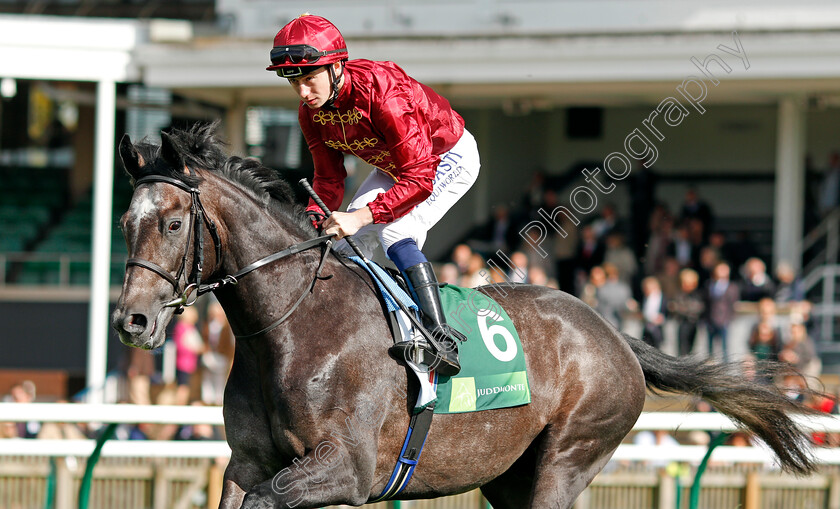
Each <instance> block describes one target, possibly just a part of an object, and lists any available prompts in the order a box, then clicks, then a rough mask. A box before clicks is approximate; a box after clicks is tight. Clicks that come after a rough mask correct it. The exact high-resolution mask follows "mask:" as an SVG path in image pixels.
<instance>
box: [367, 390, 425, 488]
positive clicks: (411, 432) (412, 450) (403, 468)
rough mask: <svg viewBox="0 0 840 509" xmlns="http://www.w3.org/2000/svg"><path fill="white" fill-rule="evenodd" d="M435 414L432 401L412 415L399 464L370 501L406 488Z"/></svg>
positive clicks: (398, 459) (398, 460)
mask: <svg viewBox="0 0 840 509" xmlns="http://www.w3.org/2000/svg"><path fill="white" fill-rule="evenodd" d="M434 414H435V404H434V403H432V404H430V405H429V406H427V407H426V408H424V409H423V410H421V411H420V413H416V414H414V415H412V416H411V421H410V422H409V423H408V431H407V432H406V435H405V441H404V442H403V446H402V450H400V457H399V458H397V465H396V466H395V467H394V471H393V473H391V477H390V478H389V479H388V483H387V484H386V485H385V488H384V489H383V490H382V493H380V494H379V495H378V496H376V498H373V499H371V500H368V503H373V502H379V501H381V500H387V499H389V498H393V497H395V496H397V495H399V493H400V492H401V491H402V490H403V489H404V488H405V486H406V485H407V484H408V481H409V480H411V476H412V475H413V474H414V469H415V468H416V467H417V462H418V461H420V454H421V453H422V452H423V446H424V445H425V444H426V437H427V436H428V434H429V428H431V426H432V417H434Z"/></svg>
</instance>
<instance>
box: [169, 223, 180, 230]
mask: <svg viewBox="0 0 840 509" xmlns="http://www.w3.org/2000/svg"><path fill="white" fill-rule="evenodd" d="M180 229H181V221H172V222H171V223H169V231H171V232H177V231H178V230H180Z"/></svg>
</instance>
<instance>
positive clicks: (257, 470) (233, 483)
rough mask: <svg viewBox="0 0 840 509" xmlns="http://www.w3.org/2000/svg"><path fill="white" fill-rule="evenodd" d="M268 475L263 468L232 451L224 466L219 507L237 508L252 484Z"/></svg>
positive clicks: (221, 508)
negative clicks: (228, 460)
mask: <svg viewBox="0 0 840 509" xmlns="http://www.w3.org/2000/svg"><path fill="white" fill-rule="evenodd" d="M266 477H268V475H267V474H266V473H265V470H264V469H263V468H262V467H260V466H258V465H256V464H255V463H253V462H252V461H250V459H248V458H246V459H243V457H242V455H240V454H237V453H236V452H234V453H233V454H232V455H231V458H230V462H229V463H228V465H227V468H225V477H224V483H223V484H222V499H221V502H220V503H219V509H239V507H241V506H242V500H244V498H245V493H247V492H248V490H249V489H251V488H252V487H253V486H255V485H257V484H259V483H260V482H262V481H263V480H264V479H265V478H266Z"/></svg>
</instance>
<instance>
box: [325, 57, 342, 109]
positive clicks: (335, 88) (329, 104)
mask: <svg viewBox="0 0 840 509" xmlns="http://www.w3.org/2000/svg"><path fill="white" fill-rule="evenodd" d="M327 72H329V73H330V81H332V95H331V96H330V98H329V99H328V100H327V102H326V103H324V106H327V107H332V105H333V104H334V103H335V100H336V99H338V93H339V92H340V91H341V90H340V88H339V84H340V83H341V77H342V76H344V61H343V60H342V61H341V74H339V75H338V76H336V74H335V68H334V67H333V65H332V64H330V65H328V66H327Z"/></svg>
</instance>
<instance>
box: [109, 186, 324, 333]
mask: <svg viewBox="0 0 840 509" xmlns="http://www.w3.org/2000/svg"><path fill="white" fill-rule="evenodd" d="M158 182H163V183H165V184H171V185H173V186H175V187H177V188H179V189H181V190H183V191H186V192H188V193H190V198H191V200H192V203H191V204H190V230H191V232H192V233H194V236H191V238H190V239H189V240H188V241H187V246H186V248H185V249H184V255H183V257H182V258H181V265H180V267H179V268H178V271H177V272H176V273H175V275H174V276H173V275H172V274H171V273H169V271H167V270H166V269H164V268H163V267H161V266H160V265H158V264H156V263H154V262H152V261H149V260H144V259H142V258H129V259H128V260H127V261H126V262H125V265H126V269H128V267H131V266H137V267H142V268H144V269H147V270H150V271H152V272H154V273H155V274H157V275H159V276H160V277H162V278H164V279H165V280H167V281H168V282H169V283H170V284H172V288H173V289H174V291H175V294H176V295H177V294H178V293H179V292H178V286H179V280H180V279H181V277H182V276H183V275H184V274H185V268H186V265H187V257H188V256H189V251H190V245H189V243H190V242H191V241H192V242H193V245H194V251H195V253H194V256H193V270H192V273H193V281H192V282H190V281H189V279H188V278H189V276H187V280H186V281H185V283H186V286H185V287H184V290H183V292H181V295H180V296H179V297H176V298H175V299H173V300H171V301H170V302H167V303H166V304H164V305H163V307H177V310H176V311H175V312H176V313H181V312H183V311H184V308H186V307H189V306H192V305H193V304H195V302H196V301H197V300H198V297H199V296H201V295H203V294H205V293H207V292H212V291H215V290H218V289H219V288H221V287H223V286H225V285H228V284H231V285H236V284H237V283H239V280H240V279H241V278H242V277H244V276H246V275H248V274H250V273H251V272H253V271H255V270H257V269H259V268H260V267H263V266H265V265H268V264H269V263H272V262H275V261H277V260H281V259H283V258H286V257H288V256H292V255H295V254H297V253H300V252H303V251H307V250H309V249H312V248H314V247H317V246H321V245H324V246H326V247H325V249H324V250H323V254H322V255H321V261H320V262H319V263H318V269H317V270H316V271H315V277H314V278H313V279H312V282H311V283H310V284H309V285H307V287H306V288H305V290H304V292H303V293H302V294H301V296H300V297H299V298H298V300H297V301H296V302H295V304H294V305H293V306H292V307H291V308H290V309H289V310H288V311H287V312H286V313H285V314H284V315H283V316H282V317H280V318H279V319H278V320H276V321H274V322H272V323H271V324H270V325H268V326H267V327H265V328H263V329H262V330H259V331H257V332H254V333H252V334H245V335H237V336H236V338H238V339H245V338H251V337H255V336H259V335H261V334H265V333H266V332H268V331H270V330H272V329H274V328H275V327H277V326H278V325H280V324H281V323H283V321H285V320H286V319H287V318H288V317H289V316H291V314H292V313H293V312H294V311H295V310H296V309H297V308H298V306H300V304H301V302H303V299H304V298H306V296H307V295H308V294H309V293H311V292H312V289H313V288H314V287H315V283H316V282H317V281H318V280H319V279H328V278H329V277H331V276H329V277H327V278H322V277H321V269H323V267H324V262H325V261H326V259H327V256H328V255H329V253H330V251H331V250H332V237H333V236H332V235H322V236H320V237H316V238H314V239H309V240H305V241H303V242H299V243H297V244H294V245H292V246H289V247H287V248H286V249H283V250H282V251H278V252H276V253H273V254H270V255H268V256H265V257H263V258H260V259H259V260H257V261H255V262H253V263H250V264H248V265H246V266H245V267H243V268H242V269H240V270H239V271H237V272H236V273H234V274H228V275H226V276H224V277H223V278H221V279H220V280H218V281H214V282H212V283H206V284H202V283H201V274H202V271H203V263H204V230H203V228H202V226H204V225H207V229H208V230H209V231H210V236H211V237H212V238H213V246H214V247H215V251H216V261H217V262H218V261H219V260H221V255H222V242H221V239H220V238H219V233H218V231H217V229H216V224H215V223H214V222H213V220H212V219H210V217H209V216H208V215H207V213H206V212H205V210H204V205H202V203H201V198H200V197H199V195H200V191H199V190H198V188H195V187H191V186H189V185H187V184H185V183H184V182H182V181H180V180H178V179H174V178H171V177H166V176H163V175H150V176H147V177H143V178H141V179H138V180H137V181H136V182H135V184H134V185H135V187H137V186H138V185H141V184H153V183H158ZM193 230H194V232H193ZM193 237H194V238H193ZM193 293H195V296H194V297H193V298H192V300H190V296H191V295H192V294H193Z"/></svg>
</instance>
